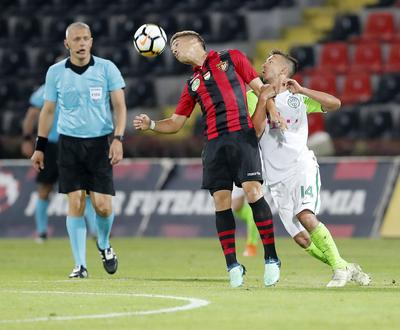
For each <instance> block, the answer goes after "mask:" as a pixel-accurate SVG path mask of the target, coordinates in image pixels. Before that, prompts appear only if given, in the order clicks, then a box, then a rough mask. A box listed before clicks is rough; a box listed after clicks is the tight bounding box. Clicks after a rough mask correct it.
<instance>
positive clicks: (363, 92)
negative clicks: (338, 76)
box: [340, 71, 372, 104]
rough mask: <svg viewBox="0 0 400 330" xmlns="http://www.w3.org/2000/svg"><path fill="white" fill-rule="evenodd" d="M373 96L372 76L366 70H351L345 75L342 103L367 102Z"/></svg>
mask: <svg viewBox="0 0 400 330" xmlns="http://www.w3.org/2000/svg"><path fill="white" fill-rule="evenodd" d="M371 97H372V85H371V77H370V75H369V74H368V73H366V72H361V71H360V72H350V73H349V74H347V75H346V76H345V81H344V89H343V93H342V95H341V97H340V100H341V101H342V104H353V103H362V102H367V101H369V100H370V99H371Z"/></svg>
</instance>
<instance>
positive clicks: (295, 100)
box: [287, 95, 300, 109]
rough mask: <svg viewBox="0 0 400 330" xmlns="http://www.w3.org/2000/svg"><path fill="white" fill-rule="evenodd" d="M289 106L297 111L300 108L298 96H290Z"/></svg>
mask: <svg viewBox="0 0 400 330" xmlns="http://www.w3.org/2000/svg"><path fill="white" fill-rule="evenodd" d="M287 104H288V106H289V107H291V108H294V109H296V108H298V107H299V106H300V100H299V99H298V98H297V97H296V96H293V95H290V96H289V97H288V100H287Z"/></svg>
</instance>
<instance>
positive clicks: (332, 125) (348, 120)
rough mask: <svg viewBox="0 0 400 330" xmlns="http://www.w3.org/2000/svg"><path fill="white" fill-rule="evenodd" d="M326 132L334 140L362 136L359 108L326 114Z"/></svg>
mask: <svg viewBox="0 0 400 330" xmlns="http://www.w3.org/2000/svg"><path fill="white" fill-rule="evenodd" d="M325 123H326V131H327V132H328V133H329V135H330V136H331V137H332V138H355V137H358V136H359V135H360V132H359V129H360V116H359V109H358V108H346V109H343V110H341V111H338V112H329V113H327V114H326V121H325Z"/></svg>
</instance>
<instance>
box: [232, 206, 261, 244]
mask: <svg viewBox="0 0 400 330" xmlns="http://www.w3.org/2000/svg"><path fill="white" fill-rule="evenodd" d="M233 214H234V215H235V216H237V217H238V218H240V219H242V220H243V221H244V222H246V224H247V241H246V243H247V244H252V245H256V244H257V242H258V238H259V234H258V229H257V226H256V224H255V222H254V218H253V211H252V210H251V207H250V205H249V204H248V203H244V204H243V206H242V207H241V208H240V210H239V211H237V212H233Z"/></svg>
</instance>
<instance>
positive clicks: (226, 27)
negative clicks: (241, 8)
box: [213, 13, 247, 42]
mask: <svg viewBox="0 0 400 330" xmlns="http://www.w3.org/2000/svg"><path fill="white" fill-rule="evenodd" d="M246 39H247V29H246V19H245V17H244V16H243V15H237V14H230V13H227V14H224V15H222V16H221V18H220V21H219V22H218V26H217V30H216V32H215V33H214V36H213V41H214V42H226V41H231V40H246Z"/></svg>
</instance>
